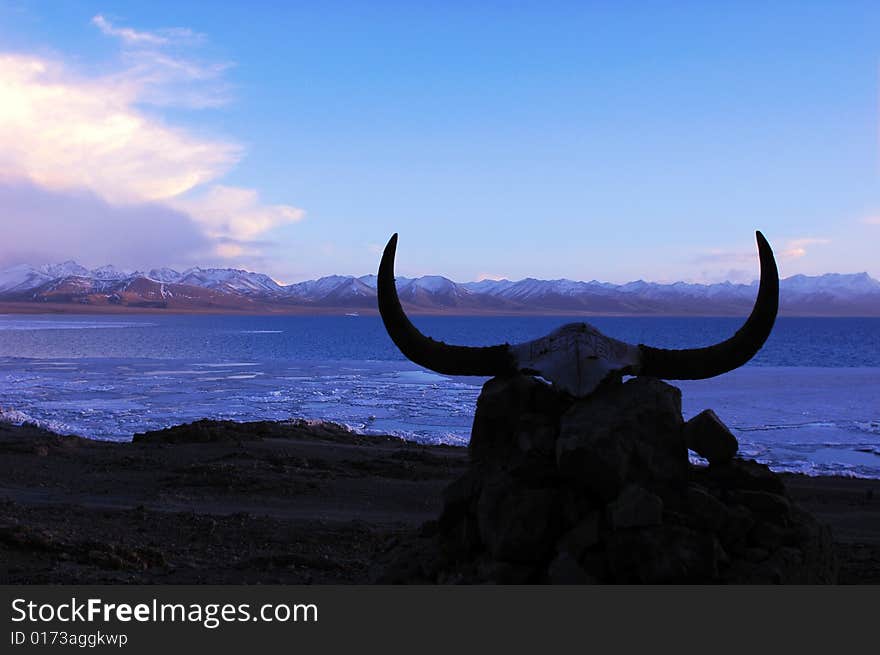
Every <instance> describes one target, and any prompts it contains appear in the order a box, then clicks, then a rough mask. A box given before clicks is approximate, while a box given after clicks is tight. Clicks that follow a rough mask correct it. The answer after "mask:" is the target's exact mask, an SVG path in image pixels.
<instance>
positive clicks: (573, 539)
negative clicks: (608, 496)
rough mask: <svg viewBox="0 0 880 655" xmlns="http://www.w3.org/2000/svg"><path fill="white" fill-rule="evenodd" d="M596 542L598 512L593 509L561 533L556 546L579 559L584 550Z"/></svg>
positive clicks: (597, 536) (597, 540)
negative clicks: (564, 532) (569, 528)
mask: <svg viewBox="0 0 880 655" xmlns="http://www.w3.org/2000/svg"><path fill="white" fill-rule="evenodd" d="M598 543H599V512H595V511H594V512H592V513H590V514H589V515H588V516H587V517H586V518H585V519H583V520H582V521H581V522H580V523H578V524H577V525H576V526H574V527H573V528H572V529H571V530H569V531H568V532H567V533H566V534H565V535H563V537H562V539H560V540H559V543H558V544H557V547H558V548H559V551H560V552H567V553H569V554H570V555H572V556H573V557H574V558H575V559H580V558H581V556H582V555H583V554H584V551H586V550H587V549H588V548H592V547H593V546H595V545H596V544H598Z"/></svg>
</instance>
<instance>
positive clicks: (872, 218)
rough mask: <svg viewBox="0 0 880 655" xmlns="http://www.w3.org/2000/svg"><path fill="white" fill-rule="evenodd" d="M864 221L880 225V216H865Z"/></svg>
mask: <svg viewBox="0 0 880 655" xmlns="http://www.w3.org/2000/svg"><path fill="white" fill-rule="evenodd" d="M862 222H863V223H866V224H868V225H880V216H868V217H866V218H863V219H862Z"/></svg>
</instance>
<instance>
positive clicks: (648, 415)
mask: <svg viewBox="0 0 880 655" xmlns="http://www.w3.org/2000/svg"><path fill="white" fill-rule="evenodd" d="M682 422H683V421H682V418H681V393H680V392H679V391H678V389H676V388H675V387H672V386H670V385H668V384H666V383H665V382H661V381H659V380H655V379H653V378H633V379H631V380H629V381H627V382H626V383H625V384H620V385H613V386H610V387H608V388H606V389H603V390H601V391H599V392H597V393H595V394H593V395H592V396H588V397H587V398H583V399H580V400H578V401H576V402H575V403H573V404H572V406H571V407H570V408H569V409H568V411H567V412H566V413H565V414H564V415H563V416H562V417H561V419H560V429H559V439H558V440H557V443H556V463H557V467H558V469H559V473H560V475H562V476H563V477H566V478H568V479H571V480H579V481H580V482H581V484H583V485H584V487H585V488H587V489H589V490H590V491H591V492H593V493H595V494H597V495H598V496H599V497H600V498H602V499H603V500H604V501H606V502H607V501H610V500H613V499H614V498H616V497H617V496H618V495H619V494H620V492H621V491H622V490H623V487H624V486H625V482H626V481H627V480H629V481H633V482H639V483H641V484H643V486H646V487H654V488H655V489H657V490H659V491H660V492H661V494H662V493H665V492H666V491H669V490H673V491H683V488H684V485H685V484H686V483H685V480H686V477H687V466H688V464H687V449H686V448H685V445H684V438H683V437H682V436H681V425H682Z"/></svg>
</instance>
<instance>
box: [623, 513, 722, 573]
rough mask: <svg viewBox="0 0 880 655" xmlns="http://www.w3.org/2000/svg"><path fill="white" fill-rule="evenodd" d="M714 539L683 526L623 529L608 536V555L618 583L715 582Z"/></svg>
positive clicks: (715, 549)
mask: <svg viewBox="0 0 880 655" xmlns="http://www.w3.org/2000/svg"><path fill="white" fill-rule="evenodd" d="M717 554H718V549H717V548H716V546H715V540H714V539H713V538H712V537H711V536H710V535H706V534H703V533H700V532H697V531H696V530H691V529H689V528H685V527H682V526H666V525H663V526H653V527H648V528H642V529H638V530H620V531H617V532H614V533H612V534H611V535H609V539H608V541H607V543H606V555H607V558H608V561H609V569H610V575H611V580H609V582H613V583H616V584H682V583H693V582H701V583H707V582H713V581H715V580H716V579H717V577H718V561H717V559H716V558H717Z"/></svg>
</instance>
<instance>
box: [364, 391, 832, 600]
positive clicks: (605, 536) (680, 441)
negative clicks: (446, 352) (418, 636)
mask: <svg viewBox="0 0 880 655" xmlns="http://www.w3.org/2000/svg"><path fill="white" fill-rule="evenodd" d="M698 418H699V420H697V419H693V420H692V421H691V422H689V423H688V424H685V423H684V421H683V419H682V416H681V395H680V392H679V390H678V389H676V388H675V387H672V386H670V385H668V384H666V383H664V382H661V381H659V380H655V379H650V378H633V379H631V380H629V381H627V382H626V383H623V384H621V383H611V384H606V385H605V386H603V388H601V389H600V390H598V391H597V392H596V393H594V394H592V395H591V396H589V397H587V398H583V399H573V398H572V397H570V396H567V395H565V394H562V393H558V392H557V391H555V390H554V389H553V388H552V387H551V386H549V385H547V384H545V383H544V382H542V381H540V380H537V379H535V378H533V377H530V376H525V375H517V376H512V377H507V378H495V379H492V380H490V381H489V382H487V383H486V385H485V386H484V387H483V392H482V394H481V395H480V398H479V401H478V403H477V413H476V416H475V418H474V427H473V433H472V436H471V443H470V467H469V469H468V470H467V472H466V473H465V474H464V475H463V476H462V477H460V478H459V479H458V480H456V481H455V482H453V483H452V484H450V485H449V487H448V488H447V489H446V492H445V494H444V509H443V511H442V513H441V515H440V517H439V520H438V521H437V522H436V523H433V524H431V529H430V530H427V531H426V530H423V531H422V533H421V535H417V536H414V537H413V538H412V539H410V540H409V541H404V542H403V544H402V545H401V546H400V547H399V548H397V549H396V550H395V551H393V553H392V554H391V556H390V558H391V559H390V561H389V562H388V565H387V566H386V568H385V570H384V573H383V574H382V575H380V576H379V578H378V580H379V581H380V582H386V583H389V582H390V583H410V582H429V583H431V582H454V583H482V582H491V583H499V584H511V583H515V584H522V583H553V584H588V583H594V582H598V583H650V584H667V583H830V582H834V581H835V580H836V563H835V559H834V555H833V553H832V550H831V539H830V532H829V530H828V529H827V528H825V527H824V526H822V525H820V524H819V523H818V522H817V521H816V520H815V519H814V518H813V517H812V516H811V515H809V514H808V513H806V512H804V511H803V510H801V509H800V508H798V507H797V506H796V505H794V504H793V503H792V502H791V500H790V499H789V498H788V497H787V495H786V491H785V487H784V485H783V484H782V481H781V479H780V478H779V477H778V476H776V475H775V474H774V473H773V472H772V471H770V469H769V468H767V467H766V466H764V465H762V464H758V463H757V462H754V461H749V460H741V459H735V458H733V454H734V453H735V452H736V448H735V446H736V440H735V438H734V437H733V435H730V433H729V431H728V430H727V428H726V427H725V426H724V425H723V424H722V423H721V421H720V420H719V419H718V417H717V416H715V415H714V413H712V412H711V411H707V412H703V414H701V415H700V417H698ZM725 435H729V436H730V439H733V442H732V443H731V441H730V439H727V438H726V436H725ZM695 444H696V445H697V446H698V449H697V448H694V445H695ZM688 446H690V447H691V448H692V449H695V450H697V452H699V453H700V454H702V455H703V456H704V457H706V458H707V459H708V460H709V461H710V465H709V466H708V467H697V466H692V465H690V464H689V462H688V455H687V448H688Z"/></svg>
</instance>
